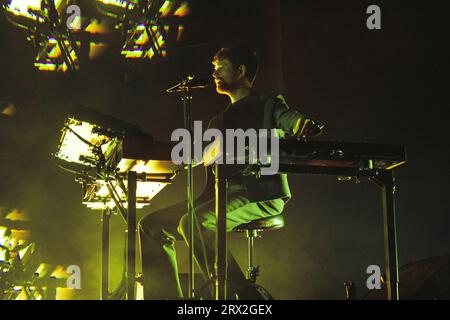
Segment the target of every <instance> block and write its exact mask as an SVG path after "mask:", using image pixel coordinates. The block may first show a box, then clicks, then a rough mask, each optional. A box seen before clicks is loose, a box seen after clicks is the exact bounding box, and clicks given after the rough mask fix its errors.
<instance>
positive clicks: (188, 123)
mask: <svg viewBox="0 0 450 320" xmlns="http://www.w3.org/2000/svg"><path fill="white" fill-rule="evenodd" d="M193 79H194V77H193V76H187V77H186V78H185V79H182V80H181V82H180V83H179V84H177V85H175V86H173V87H171V88H169V89H167V90H166V92H169V93H172V92H178V93H180V97H181V100H182V102H183V113H184V127H185V129H187V130H188V131H189V134H190V137H191V141H190V149H191V152H190V155H189V163H188V164H187V207H188V225H189V239H188V240H189V292H188V297H189V299H194V298H195V281H194V280H195V279H194V253H195V252H194V223H195V221H194V219H195V210H194V174H193V165H192V163H193V157H192V153H193V151H194V145H193V137H194V132H193V131H194V130H193V121H192V89H194V88H204V87H206V85H204V86H203V85H201V86H199V85H198V84H195V83H194V82H193V81H192V80H193Z"/></svg>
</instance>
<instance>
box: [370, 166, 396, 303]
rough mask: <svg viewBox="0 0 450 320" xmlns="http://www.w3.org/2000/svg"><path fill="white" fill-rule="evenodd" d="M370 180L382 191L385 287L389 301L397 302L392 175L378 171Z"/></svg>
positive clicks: (389, 172)
mask: <svg viewBox="0 0 450 320" xmlns="http://www.w3.org/2000/svg"><path fill="white" fill-rule="evenodd" d="M378 173H379V174H378V175H377V176H374V177H370V180H371V181H372V182H374V183H375V184H376V185H378V186H379V187H380V188H381V189H382V192H383V193H382V194H383V223H384V247H385V256H386V285H387V294H388V299H389V300H398V299H399V292H398V253H397V230H396V214H395V202H394V192H395V183H394V175H393V172H392V171H390V170H384V171H378Z"/></svg>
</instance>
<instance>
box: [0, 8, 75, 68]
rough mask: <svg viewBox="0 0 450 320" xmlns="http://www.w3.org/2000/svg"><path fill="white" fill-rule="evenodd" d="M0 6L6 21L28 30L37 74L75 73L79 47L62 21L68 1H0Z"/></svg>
mask: <svg viewBox="0 0 450 320" xmlns="http://www.w3.org/2000/svg"><path fill="white" fill-rule="evenodd" d="M0 4H1V7H3V9H4V12H5V16H6V17H7V19H8V21H10V22H11V23H12V24H14V25H15V26H18V27H20V28H23V29H26V30H28V39H29V40H30V41H32V42H33V44H34V46H35V49H36V59H35V63H34V65H35V66H36V67H37V68H38V69H39V70H44V71H68V70H77V69H78V67H79V63H78V56H79V55H78V51H79V50H78V46H77V44H76V42H75V41H74V40H73V38H72V36H71V33H70V31H69V30H68V28H67V25H66V23H65V22H63V21H62V19H61V17H63V16H64V14H65V11H66V10H67V7H68V2H67V1H63V0H2V1H1V3H0Z"/></svg>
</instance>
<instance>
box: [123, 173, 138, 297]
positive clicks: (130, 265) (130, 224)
mask: <svg viewBox="0 0 450 320" xmlns="http://www.w3.org/2000/svg"><path fill="white" fill-rule="evenodd" d="M136 188H137V174H136V172H134V171H130V172H128V215H127V265H126V270H127V271H126V277H127V299H128V300H135V293H134V288H135V282H136V271H135V269H136Z"/></svg>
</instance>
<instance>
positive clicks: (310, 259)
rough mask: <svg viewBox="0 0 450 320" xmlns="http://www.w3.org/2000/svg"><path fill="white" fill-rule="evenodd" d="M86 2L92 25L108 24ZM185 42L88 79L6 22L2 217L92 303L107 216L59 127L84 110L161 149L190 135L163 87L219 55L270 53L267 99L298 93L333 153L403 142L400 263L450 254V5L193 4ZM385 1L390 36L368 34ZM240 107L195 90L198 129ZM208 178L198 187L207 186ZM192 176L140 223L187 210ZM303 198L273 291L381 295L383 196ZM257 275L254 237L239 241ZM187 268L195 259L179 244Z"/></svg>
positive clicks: (235, 240)
mask: <svg viewBox="0 0 450 320" xmlns="http://www.w3.org/2000/svg"><path fill="white" fill-rule="evenodd" d="M89 2H90V1H84V2H83V1H80V4H81V6H82V7H81V8H82V14H88V15H91V16H93V15H94V14H96V13H95V12H94V11H93V10H92V8H91V6H90V5H89ZM190 3H191V14H190V15H189V16H188V17H187V18H186V19H185V22H184V24H185V33H184V35H183V38H182V41H181V42H180V43H178V44H173V47H172V50H171V51H170V52H169V57H168V59H167V60H166V61H164V62H160V63H156V62H146V63H133V62H130V61H124V59H122V58H121V56H120V45H121V44H120V40H121V39H120V34H119V33H118V32H116V33H113V34H112V35H111V39H110V43H111V44H110V46H109V48H108V50H107V51H106V53H105V54H104V55H103V56H102V57H101V58H99V59H98V60H95V61H84V63H83V64H82V66H81V71H80V72H79V73H77V74H75V75H69V74H53V73H42V72H38V71H36V70H35V69H34V67H33V61H34V50H33V47H32V44H31V43H30V42H27V41H26V32H25V31H23V30H20V29H18V28H16V27H14V26H13V25H11V24H9V23H8V22H7V21H6V19H5V18H4V17H3V16H0V46H1V47H0V48H1V49H0V70H1V77H0V82H1V83H0V100H1V101H12V102H14V103H15V105H16V108H17V113H16V115H15V116H14V117H12V118H11V119H10V120H8V121H3V122H2V123H1V127H0V144H1V145H0V147H1V148H0V152H1V153H0V154H1V156H0V161H1V163H0V207H2V209H3V210H6V209H7V208H18V209H20V210H23V211H24V212H25V213H26V214H27V215H28V216H29V217H30V219H31V224H32V232H33V240H34V241H36V242H37V243H39V244H40V245H41V246H42V249H41V254H42V257H43V258H42V259H43V261H45V262H48V263H51V264H59V265H70V264H77V265H79V266H80V267H81V271H82V290H80V291H79V292H77V294H76V298H80V299H98V297H99V283H100V268H99V266H100V230H101V229H100V214H99V212H96V211H90V210H88V209H86V208H85V207H84V206H83V205H82V204H81V192H80V191H81V190H80V186H79V185H78V184H77V183H76V182H75V181H74V179H73V177H72V176H71V175H70V174H68V173H66V172H64V171H62V170H60V169H59V168H58V167H56V165H55V164H54V162H53V161H52V157H51V155H50V154H51V153H52V152H55V151H56V146H57V144H58V141H59V136H60V129H61V128H62V125H63V121H64V119H65V116H66V114H67V112H68V110H69V108H70V107H71V106H73V105H74V104H77V103H81V104H84V105H86V106H88V107H91V108H94V109H97V110H99V111H102V112H105V113H108V114H110V115H112V116H114V117H117V118H120V119H123V120H125V121H128V122H131V123H135V124H137V125H139V126H141V127H142V128H145V129H146V130H147V131H148V132H150V133H151V134H153V136H154V137H155V138H156V139H159V140H169V139H170V134H171V132H172V130H174V129H175V128H179V127H182V125H183V121H182V110H181V104H180V102H179V100H178V98H177V97H176V96H172V95H167V94H166V93H164V89H165V88H168V87H170V86H171V85H173V84H175V83H176V82H177V81H178V80H179V79H180V77H181V76H183V75H185V74H187V73H188V72H194V73H195V74H198V75H210V74H211V73H212V67H211V64H210V58H211V55H212V54H213V53H214V51H215V50H216V49H218V48H220V47H221V46H227V45H232V44H244V45H247V46H250V47H253V48H254V49H255V50H256V51H257V52H258V54H259V57H260V62H261V69H260V72H259V75H258V78H257V81H256V87H257V89H258V90H261V91H265V92H269V93H276V92H281V93H283V94H284V96H285V98H286V101H287V102H288V104H289V105H290V107H291V108H294V109H297V110H299V111H301V112H303V113H306V114H310V115H313V116H315V117H317V118H318V119H320V120H321V121H322V122H324V123H325V124H326V126H327V128H326V131H325V134H324V135H323V136H322V137H321V138H320V139H321V140H344V141H354V142H357V141H364V142H377V143H385V144H402V145H405V147H406V150H407V159H408V162H407V164H406V165H404V166H401V167H400V168H398V170H396V174H395V175H396V178H397V193H396V196H397V197H396V201H397V203H396V204H397V215H398V244H399V263H400V266H402V265H404V264H406V263H408V262H411V261H416V260H421V259H425V258H428V257H434V256H439V255H445V254H449V253H450V233H449V232H448V228H449V226H450V224H449V216H448V215H449V213H450V212H449V211H450V210H449V209H450V206H449V201H448V188H449V182H448V178H449V168H448V163H449V151H448V142H447V139H448V133H447V126H446V124H447V121H446V120H447V119H446V114H447V112H445V111H446V109H447V108H448V105H449V94H448V71H449V53H450V52H449V46H448V39H449V35H450V32H449V31H450V30H449V28H450V26H449V23H448V20H449V18H450V11H449V8H448V7H444V6H439V5H438V4H437V3H434V4H433V5H431V4H430V3H429V2H425V1H422V2H418V1H417V2H411V1H395V2H393V1H275V0H274V1H268V0H264V1H256V0H251V1H234V0H233V1H230V0H226V1H225V0H215V1H206V0H204V1H200V0H193V1H190ZM370 4H377V5H379V6H380V7H381V12H382V29H381V30H373V31H372V30H368V29H367V28H366V19H367V17H368V15H367V14H366V8H367V6H368V5H370ZM227 103H228V101H227V99H226V97H225V96H218V95H217V94H215V92H214V90H213V88H209V89H207V90H205V91H201V92H196V94H195V96H194V118H195V119H196V120H203V121H208V120H209V118H210V117H212V116H213V115H215V114H217V113H219V112H220V111H221V110H222V109H223V108H224V107H225V106H226V104H227ZM203 177H204V176H203V172H202V169H201V168H198V169H196V190H197V191H198V192H200V191H201V190H202V188H203ZM184 178H185V176H184V175H181V176H179V177H178V178H177V180H176V181H175V183H174V184H173V185H171V186H169V187H167V188H166V189H164V190H163V191H162V192H161V193H160V194H159V195H158V196H157V197H156V198H155V199H154V202H153V204H152V205H151V206H150V207H147V208H145V209H144V210H140V211H139V216H140V217H141V216H143V215H144V214H147V213H148V212H151V211H154V210H156V209H158V208H161V207H164V206H167V205H169V204H172V203H174V202H178V201H181V200H183V199H184V194H185V192H184V188H185V179H184ZM290 184H291V190H292V193H293V198H292V200H291V201H290V202H289V204H288V205H287V207H286V210H285V217H286V221H287V225H286V227H285V228H284V229H282V230H279V231H275V232H271V233H268V234H264V237H263V238H262V239H258V241H257V243H256V251H257V252H256V261H257V263H258V264H261V271H262V276H261V277H260V283H261V284H262V285H263V286H265V287H266V288H267V289H268V290H269V291H270V292H271V293H272V294H273V295H274V297H275V298H278V299H342V298H344V290H343V282H344V281H345V280H352V281H354V282H355V283H356V285H357V289H358V295H359V296H360V297H363V296H364V295H365V293H366V292H367V289H365V281H366V278H367V276H368V275H367V274H366V268H367V266H369V265H372V264H376V265H379V266H380V267H382V268H384V246H383V225H382V211H381V194H380V191H379V190H378V189H377V187H376V186H375V185H373V184H371V183H369V182H368V181H365V180H362V181H361V182H360V183H359V184H355V183H354V182H338V181H336V178H334V177H321V176H306V175H291V176H290ZM113 222H114V225H113V230H114V235H113V238H114V242H113V250H112V259H113V266H114V267H113V269H112V273H113V279H112V285H113V286H115V285H116V284H117V281H118V278H119V277H120V273H121V267H122V260H121V259H122V250H121V246H122V242H123V239H124V233H123V226H121V222H120V220H119V218H118V217H116V218H115V219H114V221H113ZM229 239H230V246H231V247H232V249H233V250H234V252H235V253H236V256H237V258H238V260H239V261H240V262H241V263H242V266H243V267H244V268H245V263H246V256H245V254H246V253H245V249H246V246H245V245H244V244H245V239H244V237H243V236H242V235H236V234H232V235H230V236H229ZM179 247H180V250H179V251H180V255H179V258H180V259H179V260H180V269H181V270H182V271H184V272H186V270H187V269H186V268H187V260H186V259H187V258H186V250H183V247H182V244H181V243H180V246H179Z"/></svg>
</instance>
